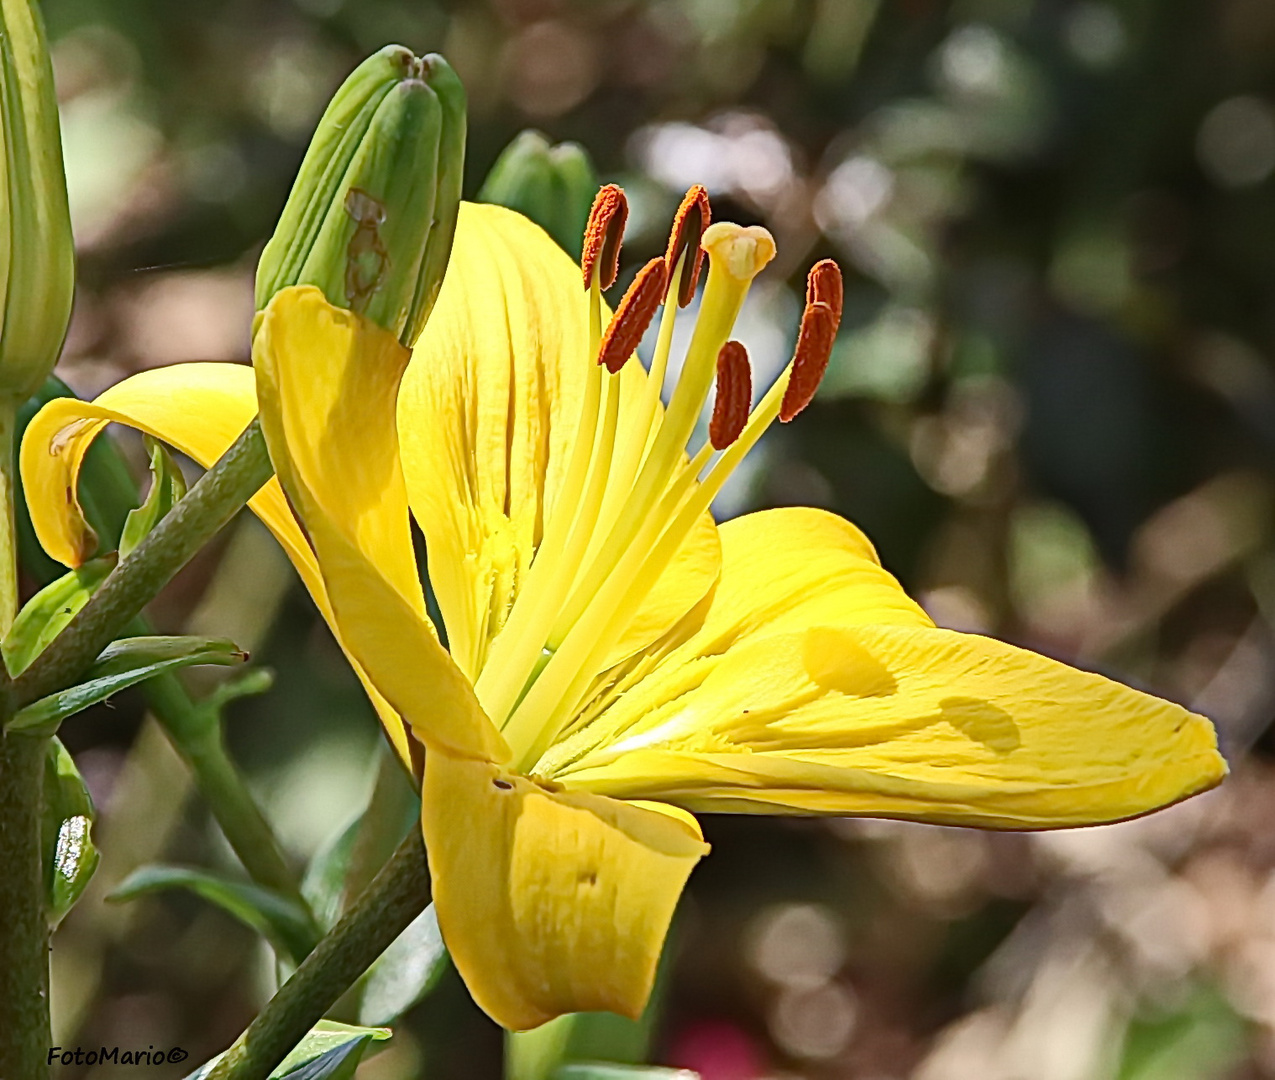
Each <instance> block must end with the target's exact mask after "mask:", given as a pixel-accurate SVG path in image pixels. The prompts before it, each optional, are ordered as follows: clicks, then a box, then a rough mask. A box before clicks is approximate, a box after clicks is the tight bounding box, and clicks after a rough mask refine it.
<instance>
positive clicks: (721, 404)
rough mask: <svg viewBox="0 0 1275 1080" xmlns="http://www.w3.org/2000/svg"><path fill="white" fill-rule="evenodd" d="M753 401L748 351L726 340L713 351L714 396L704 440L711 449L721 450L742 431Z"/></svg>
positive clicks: (751, 373) (737, 343)
mask: <svg viewBox="0 0 1275 1080" xmlns="http://www.w3.org/2000/svg"><path fill="white" fill-rule="evenodd" d="M752 403H753V372H752V368H751V367H750V366H749V364H748V350H747V349H745V348H744V346H743V345H742V344H740V343H739V342H738V341H728V342H726V344H725V345H723V346H722V348H721V351H720V352H719V353H718V354H717V397H716V398H715V399H714V400H713V418H712V419H711V420H710V421H709V423H708V441H709V442H710V443H711V444H712V446H713V449H714V450H725V449H726V447H728V446H730V444H731V443H733V442H734V441H735V440H736V439H738V438H739V436H740V433H741V432H742V431H743V430H744V425H745V424H746V423H748V410H749V408H751V406H752Z"/></svg>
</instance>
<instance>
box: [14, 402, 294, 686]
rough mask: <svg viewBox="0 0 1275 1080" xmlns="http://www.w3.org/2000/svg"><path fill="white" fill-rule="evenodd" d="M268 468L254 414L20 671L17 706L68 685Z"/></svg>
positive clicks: (214, 530)
mask: <svg viewBox="0 0 1275 1080" xmlns="http://www.w3.org/2000/svg"><path fill="white" fill-rule="evenodd" d="M272 472H273V468H272V466H271V464H270V455H269V454H268V453H267V452H266V441H265V438H264V437H263V436H262V434H261V425H260V424H259V423H258V422H257V421H256V420H254V421H253V422H252V423H251V424H249V425H248V427H247V428H245V429H244V432H243V434H242V435H240V436H239V438H238V439H237V440H236V441H235V444H234V445H233V446H232V447H231V448H230V449H229V450H227V451H226V453H225V454H224V455H223V456H222V457H221V458H220V460H218V461H217V463H216V464H215V465H213V467H212V468H211V469H209V470H208V472H206V473H205V474H204V475H203V476H202V477H200V478H199V481H198V483H196V484H195V486H194V487H192V488H191V489H190V491H189V492H188V493H187V495H186V497H185V498H184V499H181V500H180V501H179V502H178V503H177V505H176V506H175V507H173V510H172V511H171V512H170V513H169V514H167V515H166V516H165V517H164V518H163V520H161V521H160V523H159V524H158V525H156V526H155V529H154V530H153V531H152V532H151V534H150V535H149V536H147V537H146V539H145V540H143V541H142V542H141V543H140V544H139V545H138V546H137V548H136V549H135V550H134V551H133V553H132V554H131V555H130V556H129V557H128V558H127V559H125V560H124V561H123V562H121V563H120V564H119V565H118V566H117V567H116V568H115V569H114V570H113V571H112V572H111V575H110V577H108V578H107V579H106V581H104V582H103V583H102V587H101V588H100V589H98V591H97V592H96V593H95V594H94V596H93V599H91V600H90V601H89V602H88V603H87V604H85V605H84V607H83V609H81V611H80V612H79V614H78V615H76V617H75V618H74V619H73V620H72V621H71V623H70V624H69V625H68V626H67V628H66V629H65V630H64V631H63V632H62V633H61V634H59V635H58V636H57V637H56V638H55V639H54V640H53V642H52V643H51V644H50V645H49V647H48V648H47V649H45V650H44V652H42V653H41V654H40V655H39V657H38V658H37V659H36V660H35V661H34V662H33V663H32V664H31V666H30V667H29V668H27V670H26V671H24V672H23V673H22V674H21V675H20V676H19V677H18V679H17V680H16V681H15V682H14V685H13V697H14V705H15V707H21V706H22V705H26V704H29V703H30V702H32V701H35V700H36V699H38V698H41V697H44V696H45V695H46V694H51V693H53V692H54V691H56V690H61V689H62V688H63V687H66V686H69V685H71V684H72V683H73V682H74V681H75V680H76V679H77V678H78V677H79V676H80V674H81V673H82V672H83V671H84V669H85V668H87V667H88V666H89V664H91V663H92V662H93V661H94V660H95V659H96V658H97V656H98V654H99V653H100V652H101V651H102V650H103V649H104V648H106V646H107V645H109V644H110V643H111V642H112V641H113V640H114V639H115V638H116V637H117V636H119V634H120V633H122V632H123V630H124V628H125V627H126V626H127V625H128V623H129V621H130V620H132V619H133V618H134V617H136V616H137V615H139V614H140V613H141V611H142V608H144V607H145V606H146V605H147V604H148V603H150V601H151V600H153V599H154V598H155V596H156V595H157V594H158V593H159V591H160V590H161V589H162V588H163V587H164V586H165V585H167V584H168V582H169V581H170V580H171V579H172V577H173V575H174V574H176V573H177V571H179V570H180V569H181V568H182V567H183V566H185V565H186V563H188V562H189V561H190V560H191V558H192V557H193V556H194V555H195V553H196V552H197V551H198V550H199V549H200V548H201V547H203V545H204V544H206V543H207V542H208V541H209V540H210V539H211V538H212V537H213V536H214V535H215V534H216V533H217V532H218V531H219V530H220V529H221V528H222V526H223V525H225V524H226V523H227V522H228V521H229V520H230V519H231V518H232V517H233V516H234V515H235V514H236V513H237V512H238V511H239V510H240V509H241V508H242V507H243V505H244V503H246V502H247V501H248V500H249V499H250V498H251V497H252V496H253V495H255V494H256V493H257V491H258V489H260V488H261V486H262V485H263V484H264V483H265V482H266V481H267V480H269V479H270V476H271V473H272Z"/></svg>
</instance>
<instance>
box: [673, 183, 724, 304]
mask: <svg viewBox="0 0 1275 1080" xmlns="http://www.w3.org/2000/svg"><path fill="white" fill-rule="evenodd" d="M712 217H713V214H712V210H711V208H710V207H709V205H708V192H707V191H706V190H704V188H703V186H702V185H700V184H696V185H695V186H694V187H693V188H691V190H690V191H688V192H687V193H686V198H684V199H683V200H682V205H681V206H679V207H678V208H677V214H676V215H675V216H674V218H673V231H672V232H671V233H670V234H669V238H668V251H667V253H666V254H665V256H664V261H665V262H666V263H667V264H668V274H669V277H670V278H672V276H673V272H674V271H675V270H676V269H677V260H678V259H679V258H681V255H682V252H686V264H685V265H684V266H683V267H682V276H681V277H680V278H679V279H678V282H677V306H678V307H686V305H687V304H689V303H690V302H691V300H692V299H694V297H695V285H696V283H697V282H698V281H699V271H700V267H701V266H702V265H703V262H704V249H703V248H701V247H700V246H699V242H700V238H701V237H702V236H703V235H704V230H705V229H707V228H708V226H709V222H710V221H712Z"/></svg>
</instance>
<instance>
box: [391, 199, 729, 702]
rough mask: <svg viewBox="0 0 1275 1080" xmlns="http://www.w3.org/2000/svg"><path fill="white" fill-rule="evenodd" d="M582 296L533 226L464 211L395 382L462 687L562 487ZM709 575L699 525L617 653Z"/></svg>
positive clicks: (646, 637) (572, 420)
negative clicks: (437, 288) (410, 355)
mask: <svg viewBox="0 0 1275 1080" xmlns="http://www.w3.org/2000/svg"><path fill="white" fill-rule="evenodd" d="M587 296H588V294H587V293H586V292H585V291H584V289H583V288H582V287H581V284H580V270H579V268H578V267H577V266H576V265H575V264H574V263H573V262H572V261H571V259H570V258H569V257H568V256H567V255H566V254H565V253H564V252H563V251H562V249H561V248H560V247H558V245H557V244H555V243H554V242H553V241H552V240H551V239H550V238H549V237H548V235H547V234H546V233H545V232H544V231H543V230H541V229H540V228H539V227H538V226H536V225H534V224H532V223H531V222H530V221H528V220H527V219H526V218H524V217H522V216H521V215H519V214H515V213H513V212H512V211H509V210H505V209H503V208H501V207H497V206H475V205H470V204H463V205H462V206H461V211H460V219H459V224H458V225H457V232H456V244H455V247H454V248H453V250H452V256H451V261H450V263H449V264H448V268H447V276H446V278H445V280H444V282H443V288H442V291H441V292H440V293H439V297H438V302H437V304H436V305H435V307H434V311H433V313H432V314H431V316H430V320H429V323H428V325H427V326H426V328H425V331H424V333H423V334H422V335H421V337H420V339H419V340H418V342H417V343H416V349H415V351H414V359H413V362H412V364H411V365H410V366H409V367H408V371H407V374H406V376H405V377H404V379H403V386H402V392H401V394H400V396H399V414H398V423H399V437H400V439H401V441H402V456H403V470H404V473H405V475H406V478H407V486H408V492H409V496H410V501H411V505H412V511H413V513H414V515H415V517H416V520H417V521H418V522H419V523H420V526H421V528H422V530H423V531H424V533H425V540H426V548H427V550H428V554H429V574H430V582H431V584H432V586H433V589H434V592H435V595H436V596H437V597H438V603H439V607H440V609H441V611H442V614H443V622H444V624H445V626H446V628H447V639H448V645H449V647H450V649H451V651H452V654H453V656H454V657H455V659H456V662H457V663H458V664H459V665H460V667H461V669H462V670H463V671H464V672H465V673H466V674H467V675H468V676H469V677H470V678H471V679H474V678H476V677H477V675H478V673H479V671H480V670H481V669H482V664H483V661H484V658H485V656H486V652H487V646H488V643H489V642H490V641H491V640H492V639H493V638H494V637H495V635H496V634H497V633H498V632H499V630H500V628H501V627H502V626H503V625H504V622H505V618H506V616H507V614H508V611H509V608H510V606H511V605H512V603H513V601H514V599H515V597H516V596H517V593H518V588H519V585H520V583H521V581H522V579H523V577H524V575H525V574H526V572H527V568H528V567H529V565H530V563H531V559H532V555H533V554H534V552H535V547H536V544H537V543H538V542H539V540H540V536H541V532H542V529H543V526H544V519H545V514H546V512H547V511H548V510H549V508H551V507H552V505H553V501H554V498H555V497H556V494H557V491H558V488H559V486H560V485H561V483H562V480H563V476H564V473H565V470H566V463H567V460H568V458H569V456H570V449H571V446H572V445H573V441H574V437H575V433H576V430H577V428H578V426H579V419H580V409H581V402H582V398H583V393H584V383H585V376H586V374H587V373H588V371H589V365H590V363H591V362H592V361H591V357H590V356H589V355H588V352H589V344H588V320H587ZM620 377H621V384H620V415H619V427H618V431H619V437H620V438H621V439H633V438H636V439H640V440H642V441H643V442H645V440H646V436H647V431H646V430H645V429H644V430H641V431H638V430H636V428H637V427H638V426H640V425H638V424H637V422H636V420H635V414H636V411H637V410H638V407H639V405H640V402H641V399H642V391H643V388H644V386H645V384H646V372H645V371H644V370H643V368H642V365H641V364H639V363H636V362H630V363H628V364H626V365H625V367H624V368H623V370H622V372H621V376H620ZM604 396H605V395H604ZM717 563H718V555H717V549H716V539H715V537H713V536H712V523H711V522H706V523H705V525H704V526H703V527H702V528H701V529H700V530H699V531H698V532H697V533H696V534H695V535H694V537H693V538H692V539H691V540H690V541H688V543H687V544H686V545H685V546H684V548H683V550H682V553H681V554H680V555H679V557H678V559H677V560H676V561H675V562H674V563H673V565H672V566H671V567H670V569H669V570H668V572H667V573H666V575H665V580H664V581H662V582H661V584H660V586H658V587H657V588H656V590H655V591H653V593H652V594H651V596H650V597H649V598H648V600H647V602H646V604H645V605H644V606H643V608H642V610H640V611H639V612H637V614H636V615H635V620H634V626H633V628H631V630H630V632H629V633H628V634H626V637H625V641H624V642H622V643H621V649H627V650H629V651H632V650H633V649H636V648H640V647H641V646H642V645H644V644H646V643H647V642H649V641H651V640H653V639H654V638H655V637H657V636H658V635H659V634H661V633H663V632H664V631H665V630H666V629H667V628H668V627H669V626H671V625H672V624H673V623H674V622H676V621H677V619H678V618H680V617H681V616H682V615H683V614H684V613H685V612H686V611H687V609H689V608H690V607H691V605H692V604H694V603H695V601H696V600H698V599H699V598H700V597H701V596H703V595H704V593H705V592H707V590H708V589H709V587H710V586H711V585H712V582H713V580H714V578H715V576H716V573H717ZM638 639H641V640H638ZM635 642H636V644H635Z"/></svg>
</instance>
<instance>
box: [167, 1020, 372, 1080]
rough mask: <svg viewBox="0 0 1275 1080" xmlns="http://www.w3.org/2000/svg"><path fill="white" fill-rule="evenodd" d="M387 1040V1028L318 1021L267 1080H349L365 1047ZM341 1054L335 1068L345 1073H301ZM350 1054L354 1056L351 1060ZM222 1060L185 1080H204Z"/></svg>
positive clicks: (209, 1064) (206, 1066) (208, 1064)
mask: <svg viewBox="0 0 1275 1080" xmlns="http://www.w3.org/2000/svg"><path fill="white" fill-rule="evenodd" d="M389 1037H390V1031H389V1029H388V1028H372V1027H355V1026H353V1025H351V1024H338V1023H337V1022H336V1021H335V1020H320V1021H319V1022H318V1023H317V1024H315V1026H314V1027H313V1028H311V1029H310V1033H309V1034H308V1035H306V1037H305V1038H304V1039H302V1040H301V1041H300V1042H299V1043H297V1045H296V1047H295V1048H294V1049H293V1051H292V1053H290V1054H289V1055H288V1056H287V1057H286V1058H284V1059H283V1061H282V1062H281V1063H280V1064H279V1065H278V1066H277V1067H276V1068H275V1070H274V1071H273V1072H272V1073H271V1074H270V1078H269V1080H349V1078H350V1077H353V1076H354V1069H355V1068H356V1067H357V1066H358V1064H359V1062H360V1061H361V1060H362V1057H363V1055H364V1054H365V1053H366V1051H367V1049H368V1047H370V1046H371V1045H372V1043H374V1042H383V1041H384V1040H386V1039H388V1038H389ZM350 1048H354V1049H353V1050H351V1049H350ZM340 1051H344V1052H345V1055H344V1056H342V1057H340V1058H336V1059H335V1061H336V1064H337V1065H339V1066H341V1067H345V1068H347V1069H348V1071H346V1072H316V1073H303V1072H302V1071H301V1070H302V1069H304V1068H306V1067H308V1066H310V1065H311V1064H314V1063H316V1062H320V1061H324V1060H325V1059H328V1058H329V1055H336V1054H337V1053H338V1052H340ZM352 1053H353V1054H354V1055H355V1056H354V1057H353V1058H352V1059H351V1057H350V1054H352ZM223 1056H224V1055H222V1054H218V1055H217V1056H216V1057H215V1058H213V1059H212V1060H211V1061H206V1062H204V1064H203V1065H201V1066H200V1067H199V1068H198V1069H196V1070H195V1071H194V1072H193V1073H191V1074H190V1075H189V1076H187V1077H186V1078H185V1080H203V1078H204V1077H206V1076H207V1075H208V1074H209V1073H210V1072H212V1069H213V1066H214V1065H216V1064H217V1062H219V1061H220V1060H221V1059H222V1057H223Z"/></svg>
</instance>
